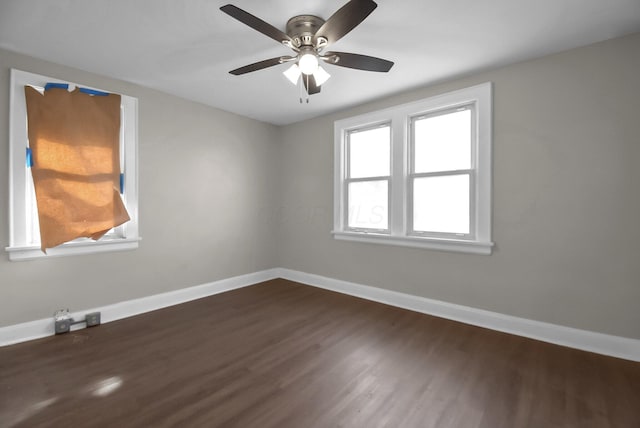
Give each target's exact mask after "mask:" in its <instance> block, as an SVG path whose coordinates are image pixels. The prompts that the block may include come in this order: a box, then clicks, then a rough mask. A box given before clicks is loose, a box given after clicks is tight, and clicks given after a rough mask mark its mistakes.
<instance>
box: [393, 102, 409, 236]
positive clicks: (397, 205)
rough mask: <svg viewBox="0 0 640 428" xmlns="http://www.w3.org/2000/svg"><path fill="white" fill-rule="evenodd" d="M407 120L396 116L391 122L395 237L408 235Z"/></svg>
mask: <svg viewBox="0 0 640 428" xmlns="http://www.w3.org/2000/svg"><path fill="white" fill-rule="evenodd" d="M407 132H408V129H407V118H406V116H405V115H402V114H395V115H394V116H393V118H392V121H391V188H390V192H389V211H390V212H389V229H390V231H391V235H393V236H403V235H405V234H406V231H407V225H406V219H407V200H408V199H407V198H408V194H407V193H408V192H407V189H406V186H405V183H406V182H407V173H408V166H409V165H408V156H407V151H408V147H407V141H408V138H407Z"/></svg>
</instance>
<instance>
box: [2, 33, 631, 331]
mask: <svg viewBox="0 0 640 428" xmlns="http://www.w3.org/2000/svg"><path fill="white" fill-rule="evenodd" d="M638 52H640V34H636V35H633V36H628V37H625V38H620V39H616V40H611V41H607V42H604V43H600V44H597V45H593V46H589V47H585V48H581V49H576V50H572V51H569V52H565V53H562V54H559V55H554V56H549V57H545V58H542V59H538V60H535V61H529V62H524V63H520V64H516V65H512V66H508V67H504V68H500V69H497V70H493V71H487V72H484V73H480V74H477V75H474V76H470V77H466V78H461V79H457V80H455V81H450V82H447V83H442V84H438V85H434V86H430V87H426V88H420V89H417V90H415V91H411V92H408V93H404V94H400V95H397V96H394V97H391V98H388V99H384V100H381V101H379V102H376V103H371V104H367V105H364V106H360V107H358V108H354V109H350V110H348V111H344V112H340V113H338V114H333V115H330V116H326V117H322V118H318V119H314V120H309V121H305V122H303V123H299V124H295V125H290V126H286V127H283V128H276V127H273V126H271V125H267V124H263V123H259V122H256V121H253V120H250V119H245V118H242V117H239V116H235V115H232V114H229V113H225V112H222V111H220V110H216V109H212V108H209V107H205V106H202V105H199V104H195V103H191V102H188V101H184V100H181V99H179V98H175V97H172V96H169V95H165V94H162V93H159V92H156V91H151V90H148V89H145V88H142V87H139V86H135V85H131V84H126V83H122V82H118V81H113V80H110V79H106V78H101V77H98V76H95V75H91V74H88V73H83V72H79V71H77V70H71V69H67V68H65V67H62V66H57V65H53V64H50V63H46V62H43V61H39V60H34V59H30V58H27V57H24V56H21V55H17V54H13V53H8V52H5V51H0V63H1V64H2V66H1V67H0V129H3V130H5V132H1V133H0V165H2V167H1V168H2V173H0V213H1V218H3V219H4V220H3V221H1V226H0V244H1V245H2V246H6V245H7V244H8V222H7V221H6V217H5V216H6V213H7V212H8V207H7V199H8V194H7V192H8V190H7V189H8V182H7V175H8V174H7V171H6V168H7V156H8V143H7V132H6V130H7V126H8V115H9V113H8V92H7V91H8V87H9V83H8V79H9V71H8V69H9V67H15V68H19V69H23V70H26V71H32V72H35V73H39V74H48V75H52V76H54V77H60V78H63V79H68V80H75V81H79V82H81V83H85V84H88V85H92V86H97V87H102V88H105V89H109V90H113V91H118V92H124V93H127V94H130V95H133V96H136V97H138V98H139V100H140V121H139V126H140V226H141V236H142V237H143V241H142V242H141V245H140V248H139V249H138V250H136V251H129V252H122V253H111V254H98V255H88V256H79V257H64V258H58V259H46V260H36V261H31V262H8V258H7V256H6V254H5V255H4V256H2V257H0V282H1V285H0V326H3V325H10V324H15V323H19V322H24V321H30V320H34V319H39V318H44V317H49V316H51V314H52V312H53V310H54V309H56V308H60V307H70V308H71V309H83V308H90V307H94V306H100V305H106V304H109V303H115V302H118V301H123V300H127V299H132V298H137V297H142V296H148V295H152V294H156V293H160V292H164V291H169V290H174V289H178V288H182V287H188V286H191V285H197V284H202V283H205V282H209V281H213V280H216V279H222V278H228V277H231V276H234V275H239V274H243V273H249V272H255V271H258V270H262V269H267V268H271V267H276V266H281V267H286V268H290V269H295V270H300V271H304V272H308V273H314V274H319V275H324V276H328V277H333V278H337V279H342V280H347V281H353V282H358V283H363V284H367V285H372V286H376V287H383V288H387V289H391V290H397V291H401V292H406V293H411V294H415V295H419V296H425V297H428V298H432V299H439V300H443V301H448V302H453V303H457V304H462V305H468V306H472V307H476V308H481V309H487V310H491V311H496V312H501V313H505V314H510V315H515V316H519V317H525V318H531V319H534V320H540V321H545V322H550V323H556V324H560V325H566V326H571V327H576V328H581V329H586V330H592V331H598V332H603V333H609V334H615V335H620V336H627V337H632V338H640V327H639V326H640V310H639V308H638V306H639V304H640V285H638V284H640V247H639V246H638V245H637V243H638V242H640V228H638V219H640V190H639V189H640V168H638V166H637V164H638V161H640V85H639V84H638V81H637V76H638V70H640V55H638ZM354 73H357V72H354ZM354 78H355V77H354ZM485 81H493V82H494V103H495V104H494V133H495V134H494V135H495V139H494V175H493V178H494V186H493V192H494V203H493V209H494V220H493V225H494V226H493V227H494V236H493V238H494V241H495V242H496V243H497V247H496V249H495V252H494V254H493V255H491V256H477V255H464V254H455V253H445V252H437V251H430V250H420V249H408V248H401V247H390V246H376V245H371V244H360V243H352V242H345V241H335V240H333V239H332V237H331V235H330V231H331V229H332V210H333V196H332V185H333V121H334V120H337V119H342V118H345V117H349V116H353V115H357V114H360V113H364V112H368V111H372V110H375V109H379V108H384V107H389V106H392V105H395V104H400V103H404V102H408V101H413V100H418V99H421V98H424V97H428V96H430V95H434V94H439V93H442V92H445V91H449V90H454V89H459V88H462V87H466V86H470V85H474V84H477V83H481V82H485ZM327 89H329V88H327Z"/></svg>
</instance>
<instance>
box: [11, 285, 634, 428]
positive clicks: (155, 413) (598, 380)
mask: <svg viewBox="0 0 640 428" xmlns="http://www.w3.org/2000/svg"><path fill="white" fill-rule="evenodd" d="M639 409H640V364H638V363H634V362H630V361H625V360H620V359H616V358H611V357H605V356H601V355H596V354H592V353H588V352H582V351H577V350H573V349H569V348H564V347H561V346H556V345H551V344H547V343H543V342H538V341H535V340H531V339H526V338H522V337H517V336H512V335H508V334H505V333H500V332H495V331H490V330H486V329H482V328H479V327H473V326H469V325H465V324H461V323H457V322H453V321H448V320H444V319H440V318H436V317H431V316H428V315H424V314H419V313H415V312H410V311H406V310H402V309H398V308H393V307H390V306H386V305H382V304H378V303H374V302H369V301H365V300H362V299H357V298H354V297H350V296H345V295H341V294H338V293H333V292H330V291H326V290H321V289H317V288H313V287H309V286H304V285H300V284H296V283H293V282H289V281H286V280H273V281H269V282H266V283H263V284H258V285H255V286H252V287H247V288H243V289H239V290H235V291H231V292H227V293H223V294H219V295H216V296H212V297H209V298H205V299H200V300H197V301H193V302H189V303H186V304H182V305H178V306H174V307H170V308H165V309H162V310H158V311H154V312H151V313H147V314H143V315H139V316H136V317H131V318H127V319H124V320H120V321H116V322H112V323H108V324H104V325H101V326H99V327H97V328H91V329H84V330H78V331H75V332H71V333H69V334H66V335H61V336H55V337H49V338H45V339H41V340H36V341H33V342H29V343H23V344H18V345H12V346H8V347H4V348H0V427H15V428H20V427H59V426H81V427H225V428H226V427H241V428H253V427H260V428H270V427H274V428H275V427H277V428H288V427H291V428H313V427H317V428H326V427H366V428H375V427H393V428H402V427H406V428H416V427H419V428H428V427H433V428H461V427H469V428H519V427H525V428H529V427H530V428H551V427H562V428H566V427H577V428H588V427H598V428H607V427H611V428H614V427H615V428H638V427H640V411H639Z"/></svg>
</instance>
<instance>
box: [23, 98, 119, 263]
mask: <svg viewBox="0 0 640 428" xmlns="http://www.w3.org/2000/svg"><path fill="white" fill-rule="evenodd" d="M25 97H26V100H27V123H28V136H29V145H30V147H31V152H32V155H33V161H34V164H33V166H32V167H31V173H32V175H33V184H34V187H35V192H36V201H37V206H38V220H39V224H40V241H41V248H42V251H44V252H46V249H47V248H53V247H55V246H57V245H60V244H63V243H65V242H69V241H72V240H74V239H76V238H80V237H87V238H92V239H96V240H97V239H99V238H101V237H102V236H103V235H104V234H105V233H107V232H108V231H109V230H110V229H112V228H114V227H116V226H119V225H121V224H123V223H125V222H127V221H129V214H128V213H127V210H126V208H125V206H124V203H123V202H122V199H121V198H120V193H119V187H120V149H119V147H120V143H119V142H120V95H117V94H109V95H106V96H93V95H89V94H86V93H82V92H80V90H79V89H78V88H76V89H75V90H74V91H73V92H69V91H67V90H65V89H51V90H48V91H45V92H44V94H41V93H40V92H38V91H37V90H36V89H34V88H32V87H30V86H25Z"/></svg>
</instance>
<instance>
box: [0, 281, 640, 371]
mask: <svg viewBox="0 0 640 428" xmlns="http://www.w3.org/2000/svg"><path fill="white" fill-rule="evenodd" d="M275 278H284V279H288V280H290V281H295V282H299V283H301V284H306V285H310V286H314V287H319V288H324V289H327V290H331V291H336V292H338V293H343V294H348V295H351V296H356V297H361V298H363V299H367V300H372V301H375V302H380V303H384V304H387V305H391V306H396V307H399V308H404V309H409V310H411V311H415V312H420V313H424V314H429V315H434V316H437V317H441V318H446V319H450V320H454V321H459V322H463V323H465V324H471V325H476V326H479V327H485V328H489V329H492V330H497V331H502V332H505V333H510V334H515V335H517V336H524V337H529V338H532V339H536V340H541V341H544V342H549V343H555V344H557V345H562V346H568V347H570V348H576V349H581V350H584V351H589V352H595V353H598V354H604V355H610V356H612V357H617V358H624V359H627V360H631V361H638V362H640V340H637V339H630V338H625V337H619V336H612V335H608V334H602V333H596V332H592V331H586V330H579V329H575V328H571V327H564V326H560V325H555V324H549V323H544V322H540V321H534V320H529V319H525V318H518V317H514V316H510V315H504V314H500V313H497V312H490V311H485V310H482V309H475V308H471V307H468V306H462V305H456V304H453V303H447V302H442V301H439V300H432V299H427V298H426V297H419V296H414V295H410V294H405V293H399V292H397V291H391V290H385V289H382V288H376V287H371V286H367V285H362V284H356V283H353V282H348V281H342V280H338V279H333V278H328V277H325V276H320V275H313V274H308V273H305V272H300V271H295V270H290V269H284V268H274V269H268V270H263V271H260V272H255V273H250V274H246V275H240V276H236V277H233V278H227V279H222V280H219V281H214V282H210V283H207V284H202V285H197V286H194V287H188V288H183V289H180V290H175V291H170V292H167V293H162V294H156V295H153V296H148V297H143V298H140V299H134V300H128V301H125V302H120V303H115V304H112V305H107V306H102V307H99V308H90V309H86V310H82V311H77V312H74V313H72V314H71V316H72V317H73V318H75V319H80V318H82V316H84V314H86V313H89V312H96V311H99V312H100V313H101V317H102V319H101V321H102V323H107V322H111V321H116V320H119V319H122V318H127V317H130V316H133V315H138V314H142V313H145V312H149V311H154V310H156V309H161V308H165V307H167V306H173V305H177V304H180V303H185V302H188V301H191V300H195V299H200V298H203V297H207V296H212V295H214V294H218V293H223V292H225V291H230V290H235V289H237V288H242V287H247V286H250V285H254V284H258V283H260V282H264V281H269V280H271V279H275ZM74 327H75V328H72V329H74V330H75V329H79V328H82V324H81V325H79V326H74ZM53 332H54V330H53V318H46V319H41V320H36V321H30V322H25V323H21V324H16V325H11V326H7V327H0V346H5V345H11V344H14V343H19V342H25V341H27V340H32V339H38V338H41V337H46V336H52V335H53V334H54V333H53Z"/></svg>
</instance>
